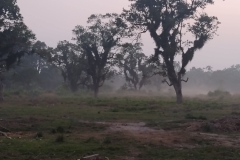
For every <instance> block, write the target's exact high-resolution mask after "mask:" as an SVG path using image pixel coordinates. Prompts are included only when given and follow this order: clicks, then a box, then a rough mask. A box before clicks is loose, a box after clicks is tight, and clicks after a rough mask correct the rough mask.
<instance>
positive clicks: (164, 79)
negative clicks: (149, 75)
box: [162, 79, 173, 86]
mask: <svg viewBox="0 0 240 160" xmlns="http://www.w3.org/2000/svg"><path fill="white" fill-rule="evenodd" d="M162 82H163V83H164V82H165V83H167V84H168V86H172V85H173V84H172V83H171V84H169V83H168V81H167V80H166V79H164V80H163V81H162Z"/></svg>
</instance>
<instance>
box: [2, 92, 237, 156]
mask: <svg viewBox="0 0 240 160" xmlns="http://www.w3.org/2000/svg"><path fill="white" fill-rule="evenodd" d="M46 95H47V96H46ZM46 95H44V94H40V95H39V96H36V97H28V96H26V95H22V96H21V97H20V98H19V97H18V96H19V95H18V96H16V95H15V94H12V95H9V96H8V97H6V100H5V102H3V103H2V104H1V106H0V126H1V127H0V131H2V132H4V133H6V134H7V136H8V137H10V138H11V139H9V138H7V137H6V136H4V135H3V136H0V142H1V145H0V150H1V153H0V159H18V160H21V159H36V160H38V159H39V160H40V159H46V160H47V159H66V160H67V159H78V158H81V157H83V156H87V155H93V154H100V155H102V156H103V157H104V156H106V157H108V158H110V159H114V160H118V159H119V160H122V159H130V158H131V157H135V159H138V160H146V159H172V160H183V159H190V160H191V159H192V160H195V159H209V160H210V159H214V158H217V159H219V160H221V159H236V160H237V159H238V157H239V153H240V149H239V147H240V141H239V136H240V135H239V134H238V133H239V131H240V128H238V127H237V126H238V124H239V123H240V120H239V118H238V117H236V116H237V115H236V114H233V113H238V112H240V101H239V97H235V96H231V97H229V98H230V99H228V100H226V99H222V100H219V99H218V98H212V97H211V98H209V97H208V96H202V97H201V98H186V99H185V102H184V103H183V104H182V105H180V106H179V105H177V104H176V102H175V100H174V98H167V97H148V96H146V95H145V96H143V95H142V96H141V97H139V96H131V97H124V96H122V97H120V96H118V95H117V94H113V95H112V96H110V97H109V96H107V97H106V96H104V95H101V96H100V98H98V99H94V98H89V97H82V98H77V97H74V96H72V97H68V96H64V97H63V96H62V97H60V96H57V95H54V94H53V93H52V94H51V96H50V95H49V93H47V94H46ZM13 97H14V98H13ZM10 113H11V114H10ZM221 124H223V126H221ZM0 134H1V133H0Z"/></svg>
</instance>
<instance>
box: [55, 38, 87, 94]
mask: <svg viewBox="0 0 240 160" xmlns="http://www.w3.org/2000/svg"><path fill="white" fill-rule="evenodd" d="M52 56H53V57H52V59H51V61H52V62H53V63H54V64H55V65H56V66H58V67H59V68H60V70H61V72H62V77H63V79H64V82H65V83H66V84H67V85H68V86H69V88H70V89H71V91H72V92H76V91H77V90H78V87H79V86H80V85H82V86H84V85H89V83H90V82H91V80H90V78H89V76H88V75H87V73H86V69H87V63H86V56H85V55H84V54H83V53H82V52H81V50H80V49H79V48H78V47H77V46H76V45H75V44H72V43H70V42H68V41H61V42H59V43H58V45H57V48H56V49H55V50H54V52H53V55H52Z"/></svg>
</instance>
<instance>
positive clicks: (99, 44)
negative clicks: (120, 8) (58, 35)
mask: <svg viewBox="0 0 240 160" xmlns="http://www.w3.org/2000/svg"><path fill="white" fill-rule="evenodd" d="M88 25H89V26H88V27H82V26H76V27H75V29H74V30H73V33H74V34H75V37H74V40H76V42H77V45H78V46H79V47H80V48H81V49H82V51H83V53H84V54H85V55H86V57H87V62H88V69H87V73H88V75H90V76H91V78H92V82H93V89H94V92H95V96H97V94H98V91H99V88H100V87H101V86H102V85H103V84H104V82H105V80H107V79H109V78H110V77H112V76H113V75H114V73H115V72H116V70H115V68H114V67H113V66H115V63H114V58H115V56H116V53H117V49H118V48H119V45H120V43H121V40H122V39H123V38H124V37H126V36H128V31H127V30H126V27H127V26H126V24H125V23H123V21H122V20H121V19H120V18H119V16H118V15H117V14H105V15H101V14H100V15H91V16H90V17H89V18H88Z"/></svg>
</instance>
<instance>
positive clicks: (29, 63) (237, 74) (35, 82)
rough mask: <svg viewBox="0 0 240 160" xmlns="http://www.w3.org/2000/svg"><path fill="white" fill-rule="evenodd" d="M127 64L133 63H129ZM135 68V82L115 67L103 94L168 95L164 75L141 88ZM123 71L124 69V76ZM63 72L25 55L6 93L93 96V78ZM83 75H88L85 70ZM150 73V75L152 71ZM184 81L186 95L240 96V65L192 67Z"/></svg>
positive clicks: (7, 77) (9, 74)
mask: <svg viewBox="0 0 240 160" xmlns="http://www.w3.org/2000/svg"><path fill="white" fill-rule="evenodd" d="M131 55H132V54H131ZM133 55H134V54H133ZM128 56H129V55H128ZM138 58H139V57H131V60H132V61H135V62H136V61H138ZM117 64H118V65H120V66H121V65H123V64H122V62H121V63H117ZM127 64H131V63H129V62H128V63H127ZM134 67H135V68H134V69H133V71H135V72H134V73H135V74H133V76H135V77H136V79H134V78H132V77H133V76H132V75H130V74H129V72H128V70H127V69H129V68H128V67H127V68H125V69H124V67H123V68H121V67H120V68H117V67H116V70H118V74H115V75H113V76H111V78H109V79H107V81H106V83H105V84H104V85H103V88H102V90H105V91H106V92H116V91H120V90H122V91H128V90H129V91H134V90H142V91H145V92H155V93H156V94H157V93H166V92H168V91H169V89H171V88H170V87H169V86H168V85H166V84H165V83H163V81H164V79H165V78H164V77H162V76H161V75H151V76H149V77H148V76H146V77H145V82H144V83H143V84H142V82H141V81H143V79H144V76H143V75H145V74H143V73H141V71H138V70H139V69H138V67H139V66H138V65H134ZM121 69H123V71H122V72H121ZM63 71H64V70H63V68H62V67H59V66H56V65H54V64H53V63H50V62H48V61H47V60H46V59H44V58H41V57H40V56H39V55H37V54H34V55H25V56H24V57H22V59H21V63H20V64H18V65H16V66H13V67H12V68H11V69H10V70H9V71H8V72H6V73H5V74H4V81H3V83H4V86H5V88H6V89H7V90H13V91H18V90H19V91H21V90H26V91H44V92H54V91H56V92H57V90H58V89H62V90H69V91H71V92H77V91H79V92H86V91H89V92H91V90H92V85H93V84H92V81H91V78H89V79H88V76H87V74H86V75H81V74H80V76H79V77H80V78H79V81H77V80H75V79H74V78H73V79H71V77H66V75H68V74H69V73H67V71H66V73H65V72H63ZM83 72H86V71H84V70H83ZM149 73H151V71H150V72H149ZM70 74H71V72H70ZM73 74H74V75H75V76H77V75H76V74H77V73H76V72H73ZM82 74H84V73H82ZM81 76H82V77H81ZM185 77H187V78H189V80H188V82H187V83H184V88H185V93H188V92H189V93H191V94H201V93H202V94H206V93H208V92H209V91H214V90H222V91H229V92H231V93H239V91H240V83H239V82H240V65H234V66H231V67H229V68H225V69H223V70H215V71H213V70H212V67H210V66H207V67H205V68H196V67H193V68H191V69H190V70H188V71H187V72H186V75H185ZM83 78H86V82H84V79H83ZM74 80H75V81H74ZM134 80H135V81H134ZM80 81H82V83H80ZM169 92H171V91H169Z"/></svg>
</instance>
